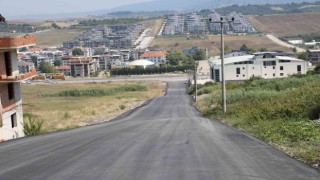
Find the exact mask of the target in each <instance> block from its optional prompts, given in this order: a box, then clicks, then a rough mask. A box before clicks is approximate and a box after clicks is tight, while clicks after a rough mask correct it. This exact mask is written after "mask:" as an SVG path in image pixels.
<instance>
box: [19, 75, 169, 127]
mask: <svg viewBox="0 0 320 180" xmlns="http://www.w3.org/2000/svg"><path fill="white" fill-rule="evenodd" d="M164 86H165V83H162V82H157V81H154V82H151V81H150V82H130V81H125V82H106V83H84V84H54V85H50V84H49V85H46V84H44V85H43V84H41V85H34V84H32V85H28V84H23V85H22V97H23V112H24V115H25V116H26V117H27V118H28V117H32V118H36V119H39V120H41V121H43V128H44V129H43V132H51V131H56V130H61V129H67V128H74V127H78V126H84V125H88V124H96V123H101V122H104V121H107V120H109V119H112V118H114V117H115V116H117V115H120V114H122V113H123V112H124V111H126V110H129V109H130V108H132V107H135V106H137V105H140V104H141V103H142V102H144V101H145V100H146V99H149V98H153V97H158V96H161V95H162V94H163V91H164ZM27 118H26V119H27Z"/></svg>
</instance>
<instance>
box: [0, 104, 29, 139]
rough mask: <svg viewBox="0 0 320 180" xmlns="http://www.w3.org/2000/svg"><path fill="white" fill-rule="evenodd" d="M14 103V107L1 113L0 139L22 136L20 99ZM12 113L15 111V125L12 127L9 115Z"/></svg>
mask: <svg viewBox="0 0 320 180" xmlns="http://www.w3.org/2000/svg"><path fill="white" fill-rule="evenodd" d="M16 105H17V107H16V108H14V109H12V110H10V111H8V112H5V113H3V114H2V121H3V126H2V127H1V128H0V139H3V140H10V139H15V138H19V137H23V136H24V133H23V114H22V113H23V112H22V103H21V101H20V102H18V103H17V104H16ZM14 113H16V119H17V127H12V122H11V115H13V114H14Z"/></svg>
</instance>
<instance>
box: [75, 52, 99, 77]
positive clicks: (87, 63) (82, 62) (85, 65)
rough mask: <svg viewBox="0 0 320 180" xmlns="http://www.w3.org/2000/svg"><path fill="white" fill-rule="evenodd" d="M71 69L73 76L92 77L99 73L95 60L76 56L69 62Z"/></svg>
mask: <svg viewBox="0 0 320 180" xmlns="http://www.w3.org/2000/svg"><path fill="white" fill-rule="evenodd" d="M69 63H70V68H71V76H80V77H90V76H91V75H92V74H93V73H95V72H96V71H97V64H96V61H95V59H92V58H88V57H84V56H75V57H71V59H70V60H69Z"/></svg>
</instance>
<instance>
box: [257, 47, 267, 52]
mask: <svg viewBox="0 0 320 180" xmlns="http://www.w3.org/2000/svg"><path fill="white" fill-rule="evenodd" d="M259 51H260V52H267V51H268V49H267V48H264V47H262V48H260V49H259Z"/></svg>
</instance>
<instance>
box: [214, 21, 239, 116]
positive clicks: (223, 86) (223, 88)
mask: <svg viewBox="0 0 320 180" xmlns="http://www.w3.org/2000/svg"><path fill="white" fill-rule="evenodd" d="M209 21H210V22H212V20H211V18H210V19H209ZM233 21H234V18H232V20H231V21H230V22H233ZM213 23H220V26H221V81H222V82H221V96H222V97H221V98H222V111H223V113H226V112H227V97H226V81H225V77H224V71H225V68H224V38H223V33H224V26H223V25H224V24H225V23H229V21H228V20H224V18H223V17H220V21H216V22H213Z"/></svg>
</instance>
